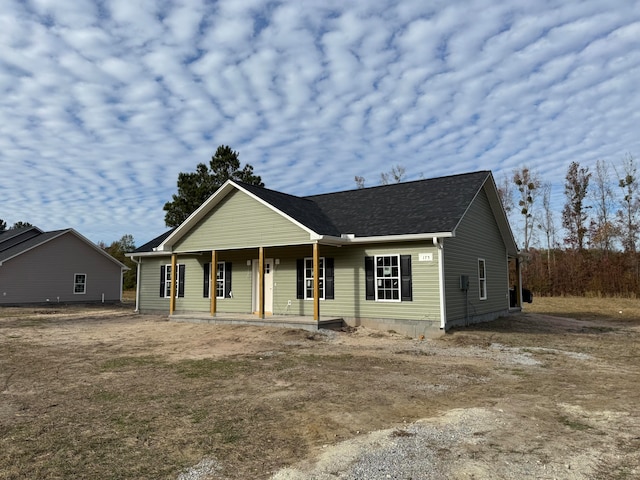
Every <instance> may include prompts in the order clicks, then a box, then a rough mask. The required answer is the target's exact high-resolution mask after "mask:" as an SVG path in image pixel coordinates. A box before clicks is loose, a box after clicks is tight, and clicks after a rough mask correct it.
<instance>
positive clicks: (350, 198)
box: [133, 171, 491, 253]
mask: <svg viewBox="0 0 640 480" xmlns="http://www.w3.org/2000/svg"><path fill="white" fill-rule="evenodd" d="M489 175H491V172H489V171H479V172H472V173H465V174H460V175H452V176H448V177H439V178H432V179H427V180H416V181H413V182H403V183H395V184H391V185H382V186H379V187H370V188H362V189H357V190H347V191H343V192H335V193H327V194H323V195H311V196H307V197H297V196H295V195H289V194H286V193H282V192H278V191H275V190H269V189H267V188H263V187H257V186H255V185H249V184H246V183H242V182H236V183H237V184H238V185H240V186H241V187H242V188H244V189H245V190H247V191H248V192H250V193H251V194H253V195H255V196H256V197H258V198H260V199H262V200H263V201H265V202H266V203H268V204H269V205H271V206H273V207H274V208H276V209H277V210H279V211H281V212H282V213H284V214H286V215H288V216H289V217H291V218H293V219H294V220H296V221H297V222H299V223H301V224H302V225H304V226H306V227H307V228H309V229H310V230H312V231H314V232H315V233H318V234H320V235H330V236H336V237H339V236H340V235H342V234H354V235H356V236H358V237H371V236H386V235H410V234H420V233H444V232H452V231H454V230H455V228H456V226H457V225H458V223H459V222H460V220H461V219H462V216H463V215H464V213H465V212H466V210H467V208H468V207H469V205H470V204H471V202H472V201H473V199H474V198H475V196H476V195H477V194H478V192H479V191H480V189H481V188H482V186H483V185H484V183H485V181H486V180H487V178H488V177H489ZM174 230H175V229H172V230H169V231H167V232H165V233H163V234H162V235H160V236H159V237H156V238H154V239H153V240H151V241H149V242H147V243H146V244H144V245H142V246H141V247H139V248H137V249H136V250H135V251H134V252H133V253H145V252H152V251H153V248H154V247H157V246H158V245H160V244H161V243H162V242H163V241H164V240H165V239H166V238H167V237H168V236H169V235H170V234H171V233H172V232H173V231H174Z"/></svg>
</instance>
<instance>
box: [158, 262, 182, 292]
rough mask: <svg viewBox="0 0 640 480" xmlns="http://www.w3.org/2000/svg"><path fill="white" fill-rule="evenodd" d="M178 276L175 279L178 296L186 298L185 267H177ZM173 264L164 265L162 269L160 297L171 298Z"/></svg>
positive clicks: (179, 264)
mask: <svg viewBox="0 0 640 480" xmlns="http://www.w3.org/2000/svg"><path fill="white" fill-rule="evenodd" d="M176 269H177V271H178V275H177V277H176V279H175V282H176V294H177V295H176V296H178V297H184V278H185V265H183V264H181V263H178V264H177V265H176ZM172 278H173V275H172V274H171V264H168V265H162V267H160V296H161V297H162V296H164V297H165V298H170V297H171V279H172Z"/></svg>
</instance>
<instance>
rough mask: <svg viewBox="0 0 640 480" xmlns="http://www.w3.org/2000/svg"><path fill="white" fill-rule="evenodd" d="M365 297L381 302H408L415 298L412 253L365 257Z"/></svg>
mask: <svg viewBox="0 0 640 480" xmlns="http://www.w3.org/2000/svg"><path fill="white" fill-rule="evenodd" d="M364 269H365V298H366V299H367V300H376V301H379V302H407V301H411V300H412V299H413V292H412V290H413V287H412V280H411V255H399V254H390V255H376V256H374V257H365V259H364Z"/></svg>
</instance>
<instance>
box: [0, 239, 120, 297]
mask: <svg viewBox="0 0 640 480" xmlns="http://www.w3.org/2000/svg"><path fill="white" fill-rule="evenodd" d="M78 273H82V274H86V293H84V294H74V280H75V274H78ZM121 274H122V270H121V267H120V266H119V265H118V264H117V263H115V262H114V261H113V260H110V259H109V258H108V257H106V256H105V255H103V254H102V253H100V252H98V251H96V249H95V248H93V247H92V246H91V245H88V244H87V243H86V242H85V241H83V240H81V239H80V238H78V237H77V236H75V235H74V234H73V233H70V232H69V233H64V234H62V235H60V236H59V237H56V238H54V239H52V240H50V241H48V242H46V243H44V244H42V245H39V246H37V247H35V248H33V249H32V250H29V251H27V252H24V253H22V254H21V255H19V256H16V257H14V258H12V259H10V260H6V261H5V262H4V263H3V264H2V266H0V304H7V305H13V304H21V303H46V302H49V303H57V302H65V303H67V302H97V301H102V296H103V294H104V300H105V301H106V302H114V301H120V300H121V294H122V276H121Z"/></svg>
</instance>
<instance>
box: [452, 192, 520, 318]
mask: <svg viewBox="0 0 640 480" xmlns="http://www.w3.org/2000/svg"><path fill="white" fill-rule="evenodd" d="M480 258H482V259H484V260H485V265H486V284H487V299H486V300H480V295H479V283H478V259H480ZM444 266H445V278H446V280H445V291H446V295H445V298H446V312H447V322H452V321H456V320H466V319H469V318H472V317H475V316H478V317H480V316H484V315H487V314H491V313H494V312H499V313H502V312H504V311H506V310H508V308H509V299H508V289H509V285H508V282H509V280H508V264H507V251H506V247H505V245H504V242H503V240H502V237H501V236H500V231H499V229H498V225H497V223H496V221H495V218H494V216H493V213H492V211H491V208H490V206H489V201H488V199H487V195H486V193H485V191H484V190H481V191H480V192H479V194H478V196H477V197H476V200H475V201H474V202H473V203H472V205H471V206H470V208H469V210H468V211H467V213H466V215H465V216H464V218H463V220H462V222H461V224H460V225H459V227H458V229H457V230H456V236H455V237H454V238H446V239H444ZM460 275H468V276H469V290H468V295H467V296H465V293H464V292H463V291H462V290H461V289H460Z"/></svg>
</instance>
